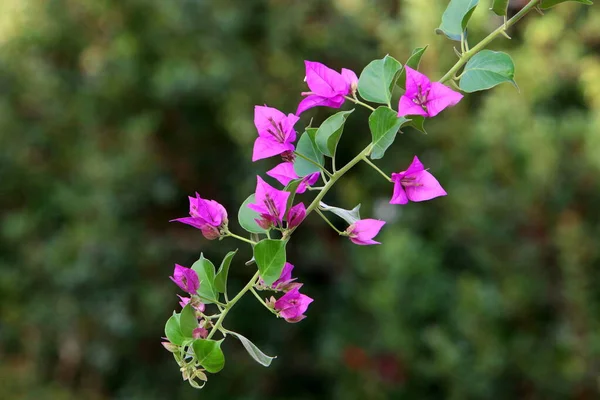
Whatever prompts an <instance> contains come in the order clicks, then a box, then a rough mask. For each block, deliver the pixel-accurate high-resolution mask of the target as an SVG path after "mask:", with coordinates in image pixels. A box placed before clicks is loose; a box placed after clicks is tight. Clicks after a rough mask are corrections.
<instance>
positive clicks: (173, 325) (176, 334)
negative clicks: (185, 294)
mask: <svg viewBox="0 0 600 400" xmlns="http://www.w3.org/2000/svg"><path fill="white" fill-rule="evenodd" d="M178 316H179V315H178V314H175V313H173V315H171V317H170V318H169V319H168V320H167V323H166V324H165V336H166V337H167V339H169V342H171V343H173V344H176V345H178V346H181V345H182V344H183V341H184V340H185V336H184V335H183V333H181V328H180V327H179V318H178Z"/></svg>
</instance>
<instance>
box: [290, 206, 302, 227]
mask: <svg viewBox="0 0 600 400" xmlns="http://www.w3.org/2000/svg"><path fill="white" fill-rule="evenodd" d="M304 218H306V207H304V203H298V204H296V205H295V206H293V207H291V208H290V211H288V215H287V228H288V229H292V228H295V227H297V226H298V225H300V224H301V223H302V221H304Z"/></svg>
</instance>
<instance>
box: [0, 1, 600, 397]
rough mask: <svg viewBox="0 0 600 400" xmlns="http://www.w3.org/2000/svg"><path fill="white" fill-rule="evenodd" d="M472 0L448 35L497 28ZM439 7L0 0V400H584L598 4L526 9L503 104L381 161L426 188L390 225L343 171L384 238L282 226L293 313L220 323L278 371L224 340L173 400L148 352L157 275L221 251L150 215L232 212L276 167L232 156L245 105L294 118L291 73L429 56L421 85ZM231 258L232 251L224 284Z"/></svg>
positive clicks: (413, 140) (595, 178)
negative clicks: (298, 298)
mask: <svg viewBox="0 0 600 400" xmlns="http://www.w3.org/2000/svg"><path fill="white" fill-rule="evenodd" d="M486 3H488V2H487V1H485V0H484V1H481V5H480V7H479V8H478V9H477V11H476V12H475V14H474V17H473V20H472V23H471V25H472V26H471V31H470V34H471V42H472V43H474V41H475V40H477V39H478V38H481V37H483V36H484V35H485V34H487V33H488V32H490V31H491V30H492V29H494V28H495V27H496V26H498V24H499V23H501V20H500V19H499V18H497V17H495V16H494V15H493V14H492V13H491V12H489V11H488V6H489V5H488V4H486ZM524 3H525V2H524V1H511V13H514V12H516V11H517V10H518V9H519V8H520V7H521V6H522V5H523V4H524ZM446 4H447V1H445V0H435V1H433V0H428V1H425V0H329V1H327V0H302V1H299V0H219V1H216V0H213V1H211V0H173V1H164V0H48V1H36V0H2V2H1V3H0V190H1V196H0V210H1V211H0V223H1V228H0V398H2V399H59V400H62V399H64V400H69V399H92V400H94V399H98V400H101V399H144V400H149V399H196V398H206V399H244V400H252V399H350V400H353V399H373V400H378V399H597V398H599V396H600V395H599V382H600V381H599V376H600V375H599V373H600V357H599V356H600V247H599V243H598V240H599V239H600V178H599V173H600V9H599V8H600V7H599V6H597V5H595V6H591V7H584V6H581V5H579V4H576V3H567V4H565V5H562V6H560V7H557V8H555V9H553V10H550V11H548V12H546V15H545V16H543V17H542V16H540V15H538V14H537V13H532V14H530V15H529V16H528V17H527V18H526V19H525V20H523V21H522V22H520V23H519V24H518V25H517V26H516V27H515V28H514V29H511V32H510V34H511V36H512V40H507V39H504V38H499V39H497V40H496V41H495V42H494V43H493V44H492V46H491V48H492V49H497V50H505V51H508V52H509V53H510V54H511V55H512V56H513V58H514V60H515V64H516V66H517V75H516V79H517V82H518V84H519V86H520V92H517V91H516V90H515V89H514V88H513V87H512V86H510V85H503V86H501V87H498V88H496V89H494V90H491V91H489V92H485V93H478V94H473V95H469V96H467V97H466V98H465V100H464V101H463V102H462V103H461V104H460V105H459V106H457V107H455V108H452V109H449V110H446V111H445V112H444V113H443V114H441V115H440V116H439V117H438V118H436V119H435V120H432V121H429V124H428V131H429V134H428V135H423V134H421V133H419V132H417V131H414V130H411V129H410V128H408V129H406V130H405V132H404V134H403V135H399V137H398V140H397V141H396V143H395V144H394V145H393V147H392V148H390V150H388V153H387V157H386V158H385V159H384V160H382V161H380V162H379V165H380V166H381V168H383V169H384V170H386V171H388V172H392V171H399V170H402V169H404V168H405V167H406V166H407V165H408V164H409V163H410V160H411V159H412V156H413V155H414V154H418V155H419V157H420V158H421V159H422V160H423V161H424V162H425V164H426V165H427V166H428V167H430V168H431V170H432V172H434V174H435V175H436V176H437V178H438V179H439V180H440V182H442V184H443V185H444V187H445V188H446V190H447V191H448V193H449V196H447V197H445V198H439V199H436V200H434V201H431V202H427V203H420V204H410V205H407V206H404V207H399V206H397V207H391V206H389V205H388V204H387V201H388V200H389V197H390V195H391V187H390V185H389V184H386V183H385V181H383V179H380V177H379V176H378V175H377V174H376V173H375V172H374V171H372V170H370V169H369V168H368V167H367V166H366V165H359V166H357V167H355V168H354V169H353V170H352V171H351V172H350V173H349V174H348V175H347V177H345V178H344V179H343V180H342V181H341V182H340V184H339V185H338V186H337V189H336V190H334V191H333V192H332V193H331V194H328V195H327V197H326V202H328V203H329V204H334V205H337V206H341V207H345V208H352V207H353V206H355V205H356V204H358V203H361V204H362V211H363V215H364V216H371V217H376V218H384V219H386V220H388V221H389V223H388V225H386V227H385V229H384V230H383V232H382V234H381V235H380V236H379V238H380V239H381V241H382V242H383V245H381V246H377V247H373V246H372V247H368V248H364V247H358V246H353V245H351V244H350V243H349V241H347V240H343V239H340V238H338V237H337V236H336V235H335V234H334V233H333V232H332V231H331V230H328V228H327V226H326V225H325V224H323V223H322V221H320V220H319V219H318V218H317V217H316V216H311V217H310V218H309V219H308V221H307V222H306V223H305V225H304V226H303V227H302V228H301V229H299V230H298V231H297V234H296V235H294V236H295V237H294V241H293V242H291V243H290V246H288V248H289V254H288V259H289V260H290V261H291V262H292V263H294V264H295V265H296V273H297V275H298V277H299V278H300V279H301V280H302V281H304V282H305V283H306V284H305V291H306V292H307V294H309V295H310V296H312V297H314V298H315V299H316V301H315V302H314V303H313V304H312V305H311V307H310V309H309V312H308V315H309V317H308V318H307V319H306V320H305V321H303V322H302V323H300V324H296V325H290V324H286V323H285V322H284V321H283V320H277V319H275V318H272V316H271V315H270V314H269V313H268V312H266V311H265V310H264V309H263V308H262V307H261V306H260V305H259V304H258V303H257V302H256V301H255V300H254V299H253V298H252V297H251V296H249V297H247V298H246V299H245V300H244V301H242V302H241V303H240V304H239V306H236V308H235V309H234V311H233V312H232V313H231V314H230V316H229V318H228V320H227V326H228V328H230V329H233V330H237V331H239V332H241V333H243V334H244V335H246V336H247V337H249V338H250V339H252V340H253V341H254V342H255V343H256V344H257V345H259V347H261V348H262V349H263V350H264V351H265V352H266V353H268V354H271V355H278V358H277V359H276V360H275V361H274V362H273V365H272V367H271V368H268V369H267V368H263V367H261V366H259V365H258V364H255V363H254V362H253V361H252V360H251V359H250V358H249V357H248V356H247V354H246V353H245V351H244V350H243V348H242V347H241V346H240V345H239V343H238V342H235V341H233V340H231V341H227V342H226V343H225V344H224V349H225V354H226V359H227V361H226V368H225V370H223V371H222V372H221V373H220V374H218V375H216V376H211V377H210V381H209V383H208V385H207V387H206V388H205V389H204V391H203V392H197V391H195V390H193V389H191V388H190V387H189V386H188V385H187V383H184V382H182V381H181V376H180V374H179V371H178V369H177V365H176V364H175V362H174V361H173V359H172V357H171V355H170V354H169V353H168V352H166V351H165V350H164V349H163V348H162V346H161V345H160V337H161V336H162V335H163V327H164V323H165V321H166V319H167V318H168V316H169V315H170V314H171V312H172V310H173V309H174V308H175V307H177V298H176V296H175V294H176V293H177V292H178V290H177V288H176V287H175V285H173V284H172V283H171V282H170V281H169V279H168V276H169V275H170V274H171V272H172V268H173V264H174V263H175V262H177V263H180V264H183V265H190V264H191V263H192V262H193V261H194V260H195V259H197V258H198V256H199V254H200V252H201V251H203V252H204V253H205V255H206V256H207V257H208V258H210V259H212V260H213V261H214V262H215V263H218V262H219V261H220V259H221V258H222V257H223V256H224V254H225V253H226V252H227V251H228V250H231V249H233V248H235V247H237V246H238V243H234V242H233V241H230V240H226V241H223V242H218V241H216V242H209V241H207V240H205V239H204V238H203V237H202V236H201V234H200V232H199V231H197V230H194V229H192V228H189V227H187V226H184V225H180V224H169V223H168V221H169V219H173V218H176V217H180V216H184V215H186V213H187V206H188V204H187V197H186V196H187V195H188V194H192V193H193V192H194V191H198V192H200V193H201V194H202V195H203V196H204V197H207V198H211V199H216V200H218V201H220V202H221V203H223V204H225V206H226V207H227V209H228V210H229V214H230V215H231V216H232V218H231V219H232V220H235V215H236V214H237V209H238V207H239V205H240V204H241V202H242V201H243V200H244V199H245V198H246V196H247V195H248V194H250V193H251V192H252V190H253V188H254V185H255V179H256V178H255V175H256V174H262V173H264V171H266V170H267V169H270V168H271V167H272V166H273V165H274V164H275V162H276V160H263V161H260V162H257V163H254V164H253V163H251V162H250V157H251V148H252V143H253V141H254V139H255V137H256V131H255V129H254V126H253V123H252V117H253V106H254V105H255V104H264V103H267V104H269V105H271V106H274V107H277V108H280V109H282V110H287V111H289V112H293V111H294V110H295V108H296V105H297V103H298V102H299V100H300V92H301V91H303V90H305V86H304V83H303V81H302V80H303V77H304V69H303V68H304V67H303V60H304V59H309V60H317V61H321V62H324V63H326V64H327V65H329V66H331V67H334V68H336V69H339V68H341V67H346V68H351V69H354V70H355V71H356V72H357V73H360V71H361V70H362V68H363V67H364V66H365V65H366V64H367V63H368V62H369V61H370V60H372V59H375V58H380V57H382V56H383V55H385V54H387V53H389V54H391V55H393V56H394V57H396V58H397V59H399V60H401V61H403V60H405V59H406V58H407V57H408V56H409V55H410V52H411V50H412V49H413V48H415V47H420V46H424V45H429V49H428V51H427V53H426V55H425V57H424V59H423V62H422V64H421V70H422V71H425V72H426V73H428V74H430V75H431V76H433V77H439V76H441V75H442V74H443V73H444V72H445V71H446V70H447V69H448V68H449V67H450V66H451V65H452V64H453V63H454V61H455V59H456V56H455V55H454V52H453V50H452V47H453V46H454V45H455V44H456V43H453V42H450V41H448V40H447V39H445V38H444V37H441V36H436V35H434V33H433V31H434V28H436V27H437V26H438V24H439V21H440V18H441V15H442V12H443V9H444V7H445V5H446ZM347 107H349V106H347ZM330 113H331V110H327V109H314V110H312V111H310V112H307V113H306V115H305V116H303V118H302V120H301V122H300V123H299V125H298V127H299V128H298V129H301V126H305V125H307V124H308V122H309V119H310V118H311V117H314V119H315V121H317V122H318V121H322V120H323V119H324V118H326V117H327V116H328V115H330ZM367 116H368V114H367V113H366V112H365V111H363V110H357V111H356V112H355V113H354V114H353V115H352V116H351V118H350V119H349V121H348V123H347V124H346V130H345V133H344V136H343V138H342V143H341V145H340V146H341V147H340V158H341V159H342V162H343V160H348V159H350V158H351V157H352V156H353V155H354V154H355V153H356V152H357V151H358V150H360V149H362V148H363V147H364V146H365V145H366V144H367V143H368V141H369V138H370V134H369V131H368V126H367V124H366V118H367ZM271 183H273V184H274V182H271ZM305 196H307V197H310V196H311V195H305ZM336 223H337V224H339V227H340V228H344V225H343V222H342V221H340V220H336ZM232 226H233V228H234V229H237V230H238V232H239V228H237V225H236V222H232ZM249 257H250V254H249V249H248V248H245V247H243V246H242V247H241V249H240V253H239V254H238V256H236V259H235V263H234V265H233V267H232V272H231V274H230V288H231V290H235V289H236V288H240V287H241V286H242V285H243V284H244V283H245V282H246V280H247V279H248V277H249V276H251V274H252V272H253V271H252V270H251V268H249V267H246V266H244V261H245V260H247V259H248V258H249Z"/></svg>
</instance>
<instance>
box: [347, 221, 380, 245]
mask: <svg viewBox="0 0 600 400" xmlns="http://www.w3.org/2000/svg"><path fill="white" fill-rule="evenodd" d="M383 225H385V221H381V220H378V219H370V218H368V219H361V220H358V221H356V222H355V223H353V224H352V225H350V227H348V233H349V237H350V240H351V241H352V242H353V243H356V244H359V245H369V244H379V242H376V241H374V240H372V239H373V238H374V237H375V236H377V234H378V233H379V231H380V230H381V228H382V227H383Z"/></svg>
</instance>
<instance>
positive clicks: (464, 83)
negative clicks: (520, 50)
mask: <svg viewBox="0 0 600 400" xmlns="http://www.w3.org/2000/svg"><path fill="white" fill-rule="evenodd" d="M514 77H515V65H514V63H513V60H512V59H511V58H510V56H509V55H508V54H506V53H502V52H499V51H492V50H482V51H481V52H479V53H477V54H475V55H474V56H473V58H471V59H470V60H469V62H468V63H467V65H466V66H465V69H464V71H463V73H462V76H461V78H460V84H459V86H460V88H461V90H464V91H465V92H468V93H471V92H476V91H478V90H486V89H490V88H493V87H494V86H496V85H499V84H501V83H503V82H510V83H512V84H513V85H515V86H516V83H515V81H514Z"/></svg>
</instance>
